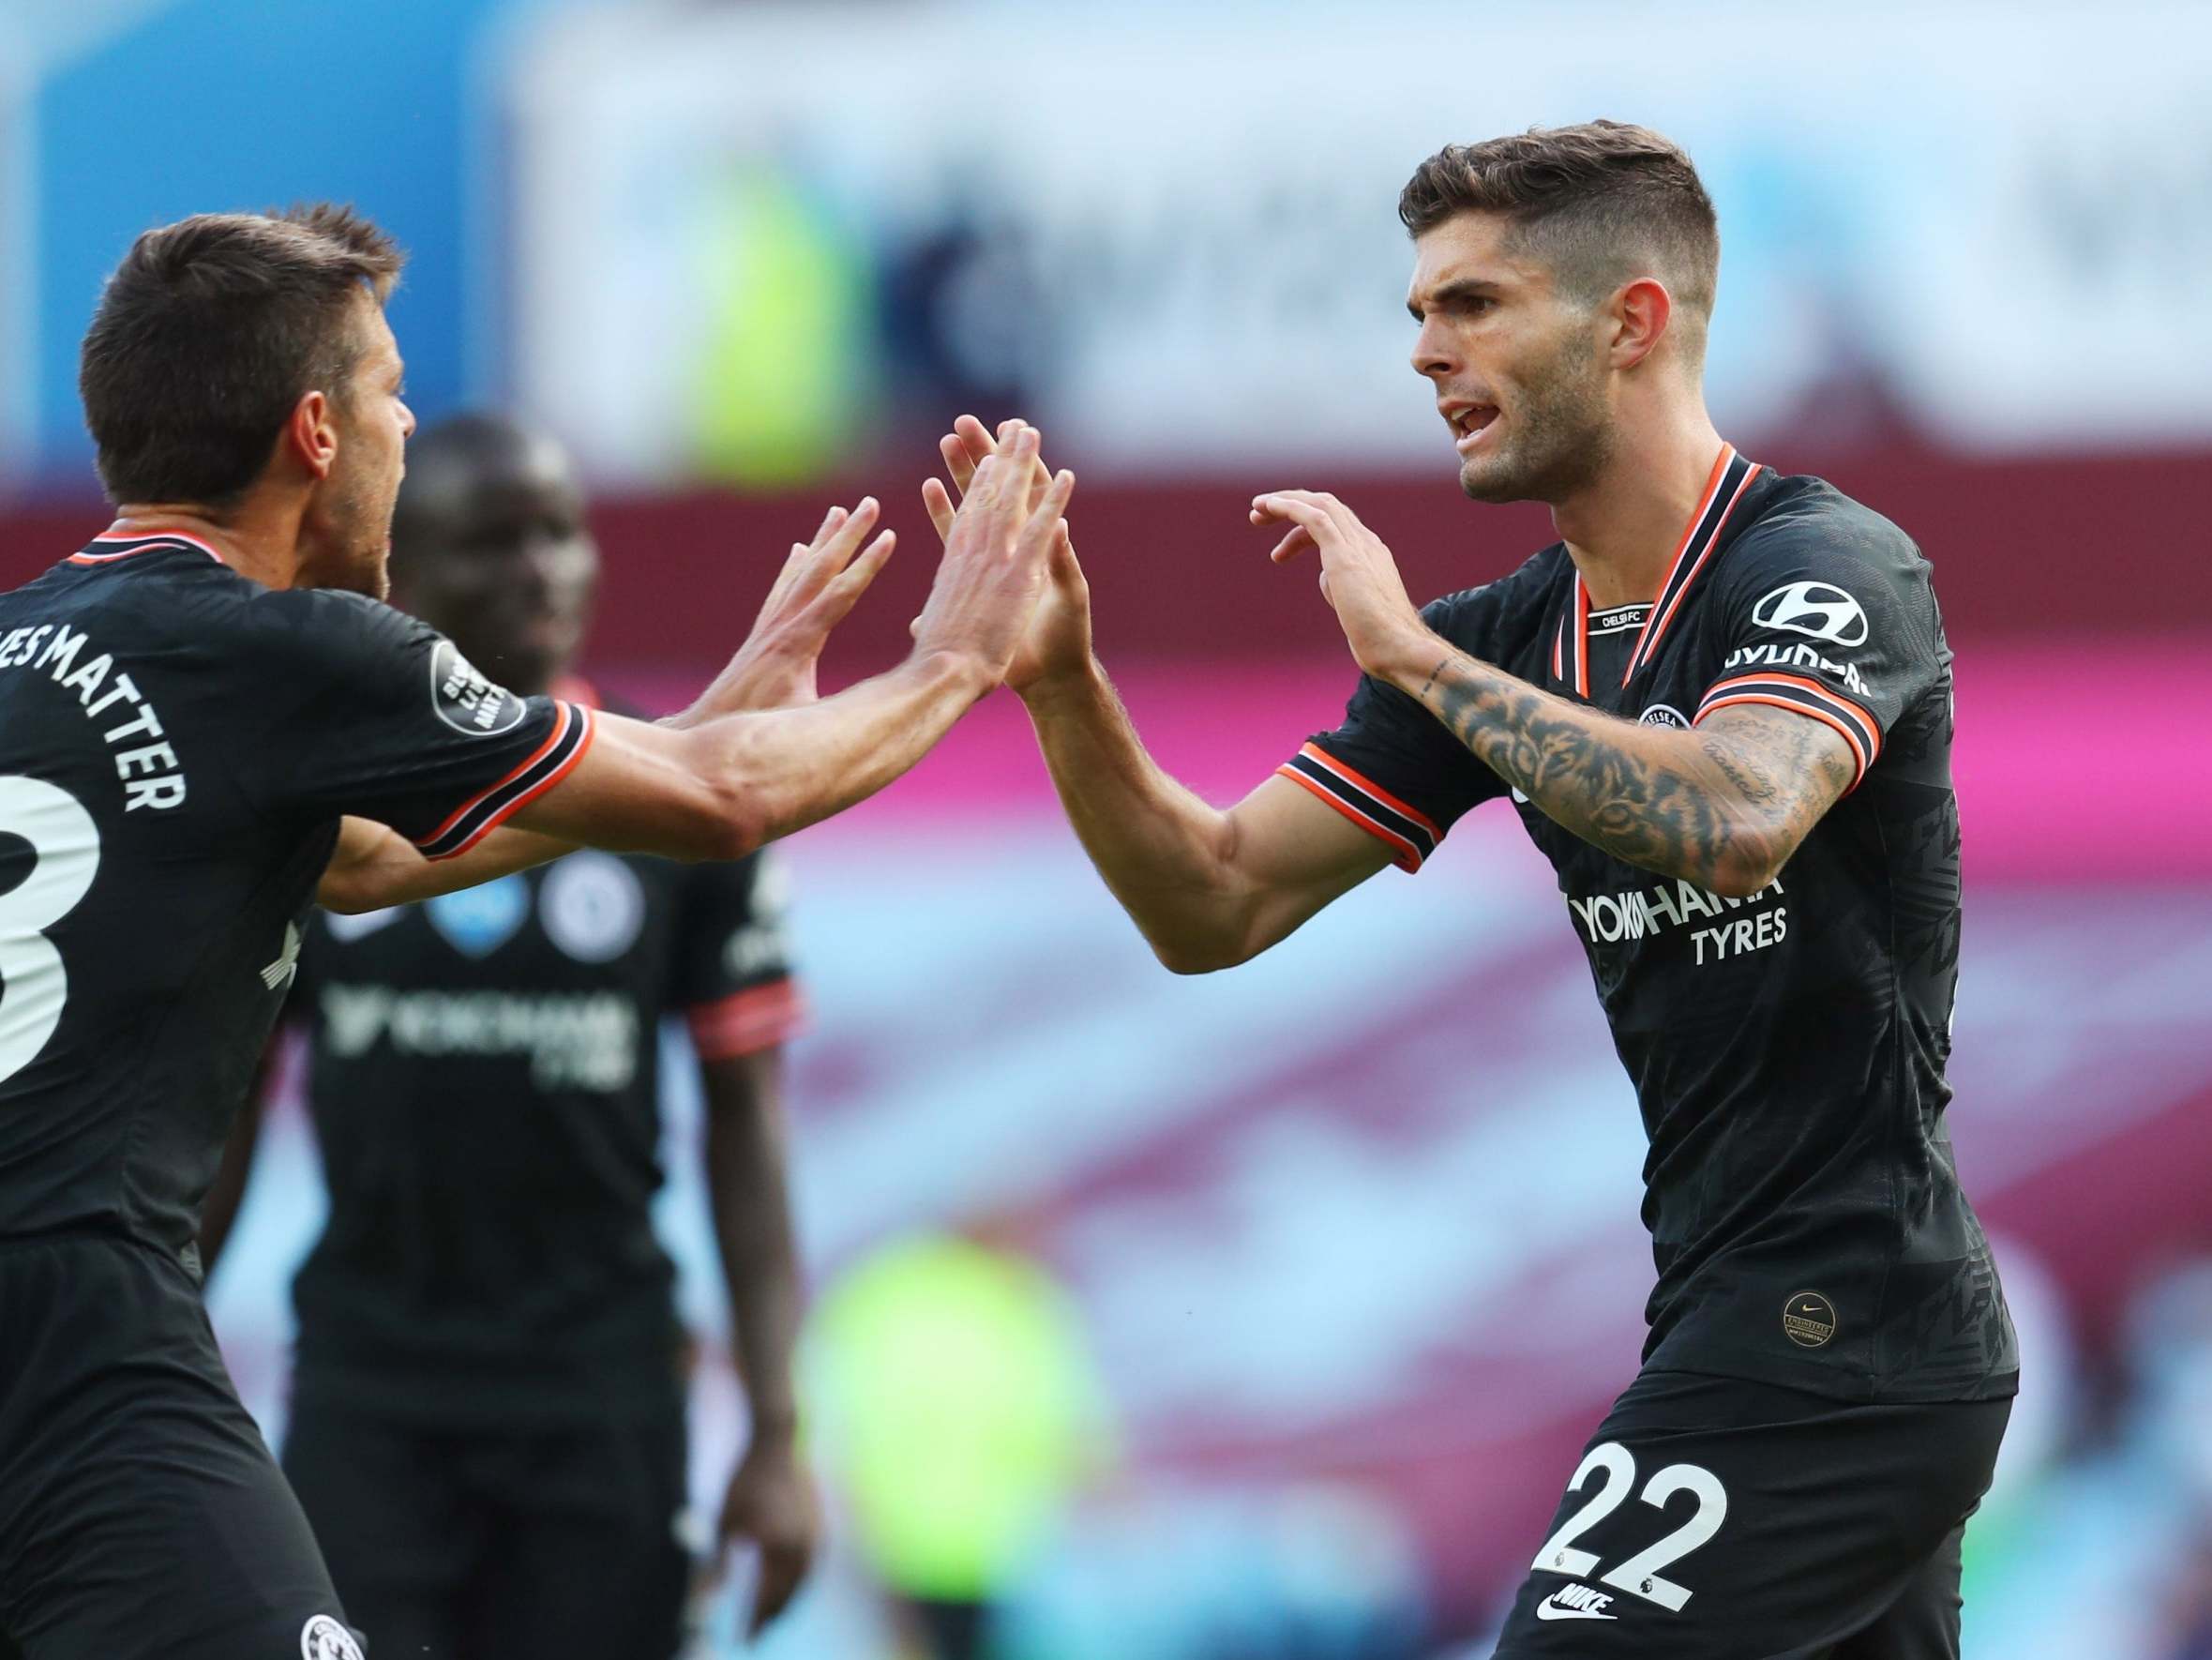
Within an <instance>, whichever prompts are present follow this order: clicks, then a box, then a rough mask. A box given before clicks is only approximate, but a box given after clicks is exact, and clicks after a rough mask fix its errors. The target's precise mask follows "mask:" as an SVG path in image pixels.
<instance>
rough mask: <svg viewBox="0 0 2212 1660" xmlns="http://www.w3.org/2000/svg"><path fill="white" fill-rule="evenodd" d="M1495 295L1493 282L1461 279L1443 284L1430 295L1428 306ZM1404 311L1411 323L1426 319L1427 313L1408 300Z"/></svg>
mask: <svg viewBox="0 0 2212 1660" xmlns="http://www.w3.org/2000/svg"><path fill="white" fill-rule="evenodd" d="M1495 294H1497V283H1495V282H1485V281H1484V280H1483V279H1482V278H1480V277H1462V278H1460V279H1458V280H1457V281H1456V282H1447V283H1445V284H1444V286H1443V287H1441V288H1439V289H1437V291H1436V292H1435V293H1434V294H1430V295H1429V304H1430V305H1432V306H1448V305H1450V304H1451V303H1452V301H1454V300H1471V299H1479V298H1488V297H1491V296H1494V295H1495ZM1406 309H1407V311H1408V312H1410V313H1411V314H1412V317H1413V321H1414V322H1416V323H1420V322H1423V321H1425V319H1426V317H1427V313H1426V312H1424V311H1422V309H1421V307H1420V306H1419V305H1417V304H1416V303H1415V302H1414V301H1412V300H1410V299H1408V300H1407V302H1406Z"/></svg>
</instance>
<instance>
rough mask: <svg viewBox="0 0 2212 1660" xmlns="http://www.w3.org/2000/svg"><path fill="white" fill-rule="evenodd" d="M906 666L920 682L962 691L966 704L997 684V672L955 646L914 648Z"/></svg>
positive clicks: (978, 658)
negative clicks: (922, 680)
mask: <svg viewBox="0 0 2212 1660" xmlns="http://www.w3.org/2000/svg"><path fill="white" fill-rule="evenodd" d="M908 664H909V666H910V668H911V669H912V670H913V671H914V672H916V673H918V674H919V675H920V676H921V677H922V678H923V679H924V680H925V681H930V682H941V683H943V684H944V685H946V686H948V687H957V688H959V689H960V690H961V691H962V692H964V693H965V694H966V695H967V697H968V698H969V700H970V702H973V701H974V700H975V699H977V698H980V697H982V696H983V695H984V693H986V692H987V691H989V690H990V689H991V688H992V687H995V686H997V685H998V684H999V681H1000V679H1001V675H1000V673H999V672H998V671H997V670H996V669H994V668H993V667H992V666H991V665H990V664H988V663H986V662H985V661H984V659H983V658H982V657H980V656H976V655H975V654H974V653H973V652H968V651H962V650H960V649H958V648H957V647H956V646H949V645H933V646H926V647H923V646H917V647H916V648H915V650H914V655H913V656H911V657H910V658H909V659H908Z"/></svg>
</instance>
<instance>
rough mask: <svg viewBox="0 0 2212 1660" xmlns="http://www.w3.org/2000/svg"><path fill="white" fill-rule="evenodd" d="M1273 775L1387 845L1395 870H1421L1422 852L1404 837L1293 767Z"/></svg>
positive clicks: (1283, 766)
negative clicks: (1325, 805)
mask: <svg viewBox="0 0 2212 1660" xmlns="http://www.w3.org/2000/svg"><path fill="white" fill-rule="evenodd" d="M1275 772H1276V774H1277V776H1279V777H1286V778H1288V779H1289V780H1290V781H1291V782H1292V783H1293V784H1296V785H1297V786H1298V787H1299V788H1300V789H1302V790H1303V791H1304V792H1306V793H1307V794H1309V795H1311V796H1312V797H1313V798H1314V799H1315V800H1316V801H1321V802H1326V803H1327V804H1328V805H1329V806H1331V807H1334V808H1335V809H1336V810H1337V811H1338V812H1340V813H1342V814H1343V815H1344V816H1345V817H1346V818H1347V819H1349V820H1351V822H1353V823H1355V824H1357V825H1359V826H1360V828H1361V829H1362V830H1364V831H1366V832H1367V833H1368V834H1369V835H1370V836H1374V837H1376V838H1379V839H1380V840H1382V841H1383V842H1385V843H1387V844H1388V845H1389V846H1390V847H1391V848H1392V850H1394V851H1393V852H1392V857H1391V863H1392V864H1393V865H1395V866H1397V868H1399V869H1401V870H1418V869H1420V868H1421V850H1420V849H1419V848H1417V847H1415V846H1414V845H1413V844H1412V843H1411V842H1410V841H1407V839H1406V838H1404V837H1403V836H1400V835H1399V834H1398V833H1397V832H1396V831H1395V830H1392V829H1391V828H1390V827H1389V826H1388V825H1386V824H1384V823H1382V822H1381V821H1379V820H1377V819H1372V818H1369V817H1368V816H1367V815H1366V814H1365V813H1363V812H1362V811H1361V810H1360V809H1359V808H1358V807H1354V806H1353V805H1352V804H1351V803H1350V802H1348V801H1347V800H1345V798H1344V797H1343V796H1341V795H1339V794H1337V793H1336V792H1333V791H1332V790H1327V789H1324V788H1322V786H1321V785H1319V784H1317V783H1316V782H1315V781H1314V780H1313V779H1312V778H1309V777H1306V776H1305V774H1303V773H1302V772H1300V771H1299V770H1298V769H1297V768H1296V767H1294V766H1291V765H1289V764H1287V763H1286V764H1284V765H1282V766H1279V767H1277V768H1275ZM1362 787H1363V786H1362Z"/></svg>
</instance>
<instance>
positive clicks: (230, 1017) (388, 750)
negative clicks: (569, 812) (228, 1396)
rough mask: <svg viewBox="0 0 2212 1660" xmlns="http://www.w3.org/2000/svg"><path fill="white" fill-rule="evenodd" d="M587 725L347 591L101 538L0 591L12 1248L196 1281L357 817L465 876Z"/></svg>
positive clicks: (0, 1136) (4, 1065) (4, 1120)
mask: <svg viewBox="0 0 2212 1660" xmlns="http://www.w3.org/2000/svg"><path fill="white" fill-rule="evenodd" d="M591 732H592V717H591V715H590V713H589V712H588V711H587V710H585V709H582V708H579V707H578V706H576V705H573V704H570V703H565V702H560V701H558V700H553V699H544V698H538V699H529V700H524V699H520V698H517V697H514V696H512V695H510V694H509V693H507V692H505V691H504V690H502V689H501V688H499V687H496V686H493V685H491V684H490V683H489V682H488V681H486V680H485V679H484V677H483V676H482V675H480V674H478V673H477V672H475V671H474V669H472V668H471V667H470V666H469V665H468V663H467V662H466V660H465V659H463V658H462V657H460V656H459V655H458V654H457V653H456V652H455V651H454V648H453V647H452V645H451V644H450V643H449V642H447V641H444V640H443V639H442V638H440V637H439V636H438V635H437V634H435V633H433V632H432V631H431V630H429V628H426V627H424V626H422V625H420V624H419V623H416V622H414V621H413V620H411V619H410V618H407V617H405V616H402V615H401V614H400V613H399V612H398V611H393V610H391V609H390V608H389V607H387V606H384V605H380V604H378V603H377V602H376V601H374V600H370V599H366V598H363V597H361V596H357V595H353V594H343V593H336V592H324V591H313V590H291V591H286V592H273V591H271V590H269V589H266V588H263V587H262V586H261V585H260V584H258V583H256V582H253V581H248V579H247V578H245V577H242V576H240V575H238V574H237V573H236V572H234V571H233V570H231V569H229V568H228V567H227V566H224V564H223V563H222V561H221V559H220V558H219V557H218V554H217V553H216V551H214V550H213V549H211V548H209V547H207V546H205V545H204V544H202V543H199V542H197V541H195V540H193V539H191V538H188V537H184V536H154V537H145V538H139V539H116V538H101V539H99V540H97V541H95V542H93V543H92V544H90V545H89V546H88V547H86V548H85V549H84V550H83V551H82V552H80V553H78V554H76V555H74V556H72V557H71V558H69V559H68V560H65V561H64V562H63V563H61V564H60V565H57V566H54V567H53V569H52V570H50V571H48V572H47V573H46V574H44V575H43V576H40V577H38V579H37V580H35V581H31V582H29V583H27V584H25V585H24V586H23V587H21V588H18V589H16V590H14V591H13V592H11V593H8V594H6V595H0V1238H6V1237H10V1236H23V1235H33V1234H43V1233H53V1232H58V1231H64V1230H77V1231H102V1232H109V1233H113V1234H115V1235H118V1236H123V1237H128V1238H131V1239H135V1240H139V1241H142V1242H144V1243H146V1244H148V1245H153V1246H155V1247H157V1248H158V1249H159V1250H161V1251H163V1252H165V1253H167V1254H169V1255H170V1256H172V1257H173V1258H174V1259H176V1260H180V1261H182V1262H184V1263H185V1264H187V1265H188V1267H189V1268H190V1269H192V1270H193V1271H194V1272H195V1273H196V1272H197V1269H198V1265H199V1256H198V1250H197V1248H196V1245H195V1244H194V1235H195V1233H196V1232H197V1229H198V1219H199V1209H200V1202H201V1200H202V1198H203V1196H204V1194H205V1192H206V1189H207V1185H208V1183H209V1182H210V1181H211V1180H212V1179H213V1177H214V1173H215V1170H216V1166H217V1164H218V1160H219V1158H220V1155H221V1151H222V1144H223V1140H224V1138H225V1136H226V1135H227V1134H228V1131H229V1128H230V1124H231V1121H232V1117H233V1114H234V1112H235V1111H236V1110H237V1108H238V1106H239V1103H240V1101H241V1100H242V1099H243V1098H244V1095H245V1093H246V1089H247V1087H248V1080H249V1079H250V1077H251V1075H252V1073H253V1070H254V1067H255V1064H256V1062H257V1060H258V1058H259V1056H260V1053H261V1049H262V1046H263V1042H264V1040H265V1039H266V1037H267V1034H268V1031H269V1028H270V1025H271V1023H272V1021H273V1020H274V1019H275V1017H276V1014H277V1011H278V1008H279V1007H280V1006H281V1005H282V1004H283V1002H284V998H285V995H286V990H287V988H288V986H289V984H290V981H291V979H292V976H293V970H294V966H295V959H296V958H297V956H298V953H299V945H300V938H301V933H302V930H303V929H304V928H305V927H306V925H307V918H308V909H309V907H310V904H311V901H312V900H313V898H314V893H315V886H316V883H317V882H318V881H319V880H320V878H321V876H322V873H323V868H324V865H325V864H327V863H328V861H329V858H330V854H331V851H332V849H333V848H334V846H335V845H336V842H337V837H338V828H339V818H340V817H341V816H342V815H345V814H348V813H352V814H357V815H359V816H361V817H363V818H368V819H374V820H376V821H378V822H382V823H385V824H388V825H391V826H392V827H393V828H395V829H396V830H398V831H399V833H400V834H402V835H404V836H407V837H409V838H413V839H414V841H415V842H416V843H417V844H418V845H419V846H421V847H422V848H423V850H424V851H425V852H426V853H429V854H431V855H433V856H437V855H444V854H451V853H459V852H460V851H462V850H463V849H465V848H466V847H468V846H470V845H472V844H473V843H474V841H475V840H476V839H477V838H479V837H481V836H482V835H484V834H485V833H486V832H487V831H489V829H490V828H491V827H492V826H493V825H495V824H496V823H498V822H499V821H500V820H501V819H502V818H504V816H505V815H507V814H508V813H511V812H512V811H514V810H515V808H516V807H519V806H520V805H521V804H522V803H524V802H526V801H528V800H529V799H530V798H531V797H532V796H534V794H536V793H538V792H542V791H543V790H546V789H549V788H550V787H551V786H552V785H553V784H554V783H556V782H557V781H559V779H560V778H561V777H564V775H565V774H566V772H567V771H568V769H569V768H571V767H572V766H574V765H575V763H576V762H577V761H578V760H579V758H580V757H581V755H582V754H583V752H584V749H585V747H586V746H587V745H588V744H589V743H590V741H591Z"/></svg>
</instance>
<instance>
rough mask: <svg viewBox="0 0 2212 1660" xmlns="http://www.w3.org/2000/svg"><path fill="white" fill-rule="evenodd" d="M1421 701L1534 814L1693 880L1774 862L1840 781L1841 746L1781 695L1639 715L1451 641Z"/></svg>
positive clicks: (1734, 875)
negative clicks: (1467, 652)
mask: <svg viewBox="0 0 2212 1660" xmlns="http://www.w3.org/2000/svg"><path fill="white" fill-rule="evenodd" d="M1419 695H1420V701H1421V702H1422V703H1423V704H1424V705H1426V706H1427V708H1428V709H1429V711H1430V712H1431V713H1432V714H1434V715H1435V716H1436V717H1437V719H1439V720H1441V721H1442V722H1443V723H1444V725H1445V727H1446V728H1447V729H1448V730H1449V731H1450V732H1452V734H1453V735H1454V736H1455V737H1457V738H1458V739H1459V741H1460V742H1461V743H1463V744H1465V745H1466V746H1467V747H1468V748H1469V749H1471V750H1473V751H1474V753H1475V755H1476V756H1477V757H1478V758H1479V759H1480V760H1482V762H1484V763H1485V764H1486V765H1487V766H1489V768H1490V769H1491V770H1492V771H1493V772H1495V773H1497V775H1498V777H1501V778H1503V779H1505V781H1506V782H1507V783H1509V784H1512V785H1513V786H1515V787H1517V788H1518V789H1519V790H1520V792H1521V793H1522V794H1524V795H1526V796H1527V797H1528V799H1529V800H1530V801H1531V802H1533V803H1534V804H1535V805H1536V806H1537V807H1540V808H1541V809H1542V811H1543V812H1544V813H1545V814H1546V815H1547V816H1549V817H1550V818H1552V819H1554V820H1555V821H1557V822H1558V823H1560V824H1562V825H1564V826H1565V827H1566V828H1567V829H1569V830H1571V831H1572V832H1573V833H1574V834H1575V835H1577V836H1579V837H1581V838H1583V839H1584V840H1585V841H1588V842H1589V843H1591V844H1592V845H1594V846H1596V847H1600V848H1603V850H1604V851H1605V852H1607V853H1611V854H1613V855H1614V856H1615V857H1616V858H1619V859H1624V860H1626V861H1627V862H1628V863H1629V864H1632V865H1636V866H1640V867H1641V868H1644V869H1647V870H1657V871H1660V872H1662V873H1663V874H1665V875H1668V876H1678V877H1682V878H1684V879H1686V880H1688V881H1691V882H1694V883H1699V884H1700V885H1701V886H1705V887H1716V886H1724V885H1729V884H1740V883H1742V882H1743V881H1744V880H1745V878H1746V873H1765V874H1766V875H1768V876H1771V874H1772V873H1773V872H1775V871H1777V870H1779V869H1780V868H1782V865H1783V862H1784V861H1786V860H1787V859H1788V857H1789V855H1790V854H1791V853H1794V852H1795V851H1796V850H1797V846H1798V843H1799V842H1800V841H1802V840H1803V839H1804V838H1805V835H1806V833H1807V832H1808V831H1810V830H1811V829H1812V828H1813V825H1814V824H1815V823H1817V822H1819V820H1820V816H1821V814H1823V813H1825V812H1826V811H1827V810H1828V807H1830V806H1832V805H1833V804H1834V802H1835V801H1836V799H1837V798H1838V797H1839V796H1841V795H1842V794H1843V792H1844V791H1845V790H1847V789H1849V788H1850V787H1851V780H1852V776H1853V775H1852V767H1851V759H1850V754H1849V751H1848V749H1847V748H1846V747H1845V746H1844V744H1843V739H1842V738H1841V737H1839V736H1838V735H1837V734H1836V733H1834V732H1830V731H1829V730H1828V728H1827V727H1825V726H1823V725H1822V724H1821V723H1820V722H1818V721H1816V720H1813V719H1810V718H1808V717H1804V716H1801V715H1794V714H1791V713H1790V712H1789V711H1787V710H1783V709H1756V708H1738V709H1728V710H1723V711H1722V712H1721V713H1719V714H1718V715H1716V716H1715V717H1713V718H1712V720H1710V721H1709V722H1708V723H1707V724H1706V725H1704V726H1701V727H1697V728H1694V729H1693V730H1691V731H1689V732H1678V731H1669V730H1666V729H1664V728H1659V727H1646V726H1639V725H1636V724H1635V723H1633V722H1631V721H1626V720H1622V719H1620V718H1618V717H1615V716H1611V715H1606V714H1603V713H1602V712H1600V711H1598V710H1595V709H1589V708H1585V707H1584V706H1582V705H1580V704H1577V703H1571V702H1568V701H1567V700H1566V699H1564V698H1558V697H1554V696H1553V695H1551V694H1550V693H1549V692H1544V691H1540V690H1538V689H1537V688H1536V687H1532V686H1530V685H1528V684H1527V682H1526V681H1522V680H1516V679H1514V678H1513V677H1512V675H1510V674H1506V673H1503V672H1500V671H1498V670H1496V669H1493V668H1491V667H1489V666H1488V665H1487V664H1483V663H1479V662H1477V661H1475V660H1474V659H1472V658H1470V657H1467V656H1460V655H1458V654H1452V655H1450V656H1445V657H1444V658H1442V659H1441V660H1440V661H1439V662H1438V663H1437V666H1436V668H1435V669H1433V670H1431V671H1430V672H1429V676H1428V679H1427V681H1426V682H1425V683H1424V684H1423V686H1422V690H1421V692H1420V694H1419Z"/></svg>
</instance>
